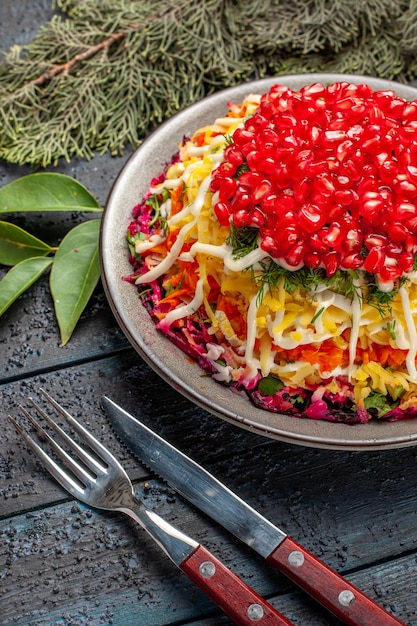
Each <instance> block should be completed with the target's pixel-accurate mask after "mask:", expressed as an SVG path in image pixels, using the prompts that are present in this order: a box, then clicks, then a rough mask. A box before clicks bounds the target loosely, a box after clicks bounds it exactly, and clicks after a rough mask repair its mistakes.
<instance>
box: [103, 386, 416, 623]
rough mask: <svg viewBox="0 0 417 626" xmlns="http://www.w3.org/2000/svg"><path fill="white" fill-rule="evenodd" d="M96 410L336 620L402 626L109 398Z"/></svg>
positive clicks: (144, 459) (186, 493)
mask: <svg viewBox="0 0 417 626" xmlns="http://www.w3.org/2000/svg"><path fill="white" fill-rule="evenodd" d="M101 406H102V407H103V409H104V410H105V411H106V413H107V415H108V417H109V419H110V422H111V424H112V426H113V428H114V430H115V432H116V433H117V434H118V435H119V436H120V438H121V439H122V440H123V441H124V443H125V444H126V445H127V446H128V447H129V448H130V449H131V450H132V451H133V452H134V453H135V455H136V456H137V457H138V458H139V459H140V460H141V461H142V462H144V463H145V464H146V465H147V466H148V467H149V468H150V469H152V470H153V471H155V472H156V473H157V474H158V475H159V476H161V477H162V478H163V479H164V480H166V481H167V482H168V483H169V484H170V485H171V487H173V488H174V489H175V490H176V491H177V492H178V493H179V494H181V495H182V496H183V497H185V498H186V499H187V500H189V501H190V502H191V503H192V504H194V505H195V506H196V507H198V508H199V509H201V510H202V511H204V513H206V514H207V515H208V516H210V517H211V518H212V519H214V520H215V521H216V522H218V523H219V524H221V525H222V526H224V527H225V528H227V530H229V531H230V532H231V533H232V534H234V535H235V536H236V537H238V538H239V539H240V540H242V541H243V542H244V543H246V544H247V545H248V546H250V547H251V548H252V549H253V550H255V551H256V552H258V553H259V554H260V555H261V556H263V557H264V558H265V559H266V561H267V562H268V563H269V564H271V565H272V566H274V567H276V568H278V569H279V570H280V571H281V572H283V573H284V574H285V575H286V576H288V578H290V579H291V580H292V581H293V582H294V583H296V584H297V585H298V586H299V587H301V588H302V589H304V591H306V592H307V593H308V594H310V595H311V596H312V597H313V598H314V599H315V600H317V601H318V602H319V603H321V604H322V605H323V606H324V607H325V608H326V609H328V610H329V611H331V612H332V613H333V614H334V615H336V616H337V617H338V618H339V619H340V620H341V621H342V622H344V623H345V624H348V625H350V626H394V625H397V626H398V625H399V624H401V625H402V626H405V625H404V623H403V622H401V621H400V620H398V619H397V618H396V617H394V616H393V615H391V614H390V613H388V612H387V611H386V610H385V609H384V608H383V607H381V606H380V605H379V604H377V603H376V602H374V601H373V600H372V599H371V598H370V597H368V596H367V595H366V594H365V593H363V592H362V591H360V590H359V589H358V588H356V587H355V586H354V585H352V584H351V583H350V582H349V581H347V580H346V579H345V578H343V577H342V576H341V575H340V574H338V573H337V572H335V571H334V570H332V569H331V568H330V567H329V566H327V565H326V564H325V563H323V562H322V561H320V559H318V558H317V557H316V556H314V555H313V554H311V553H310V552H309V551H308V550H307V549H306V548H304V547H303V546H302V545H300V544H299V543H297V542H296V541H294V539H292V538H291V537H290V536H289V535H287V534H286V533H285V532H284V531H282V530H281V529H279V528H278V527H277V526H275V525H274V524H272V522H270V521H269V520H267V519H266V518H265V517H263V516H262V515H261V514H260V513H258V512H257V511H256V510H255V509H253V508H252V507H251V506H249V505H248V504H247V503H246V502H244V500H242V499H241V498H240V497H239V496H237V495H236V494H235V493H233V492H232V491H231V490H230V489H229V488H228V487H226V486H225V485H223V484H222V483H221V482H220V481H219V480H218V479H217V478H215V477H214V476H212V475H211V474H210V473H209V472H208V471H207V470H205V469H204V468H203V467H201V466H200V465H198V464H197V463H196V462H195V461H193V460H192V459H190V458H189V457H187V456H186V455H185V454H184V453H182V452H181V451H180V450H177V449H176V448H175V447H174V446H172V445H171V444H170V443H168V442H167V441H165V440H164V439H163V438H162V437H160V436H159V435H157V434H156V433H155V432H153V431H152V430H151V429H150V428H148V427H147V426H146V425H145V424H143V423H142V422H140V421H139V420H138V419H137V418H135V417H133V415H130V414H129V413H128V412H127V411H125V410H124V409H122V408H121V407H120V406H118V405H117V404H116V403H115V402H113V401H112V400H111V399H110V398H108V397H106V396H103V397H102V398H101Z"/></svg>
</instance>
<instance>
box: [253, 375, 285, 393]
mask: <svg viewBox="0 0 417 626" xmlns="http://www.w3.org/2000/svg"><path fill="white" fill-rule="evenodd" d="M283 387H284V383H283V382H282V381H281V380H280V379H279V378H277V377H276V376H272V375H271V374H270V375H269V376H265V378H261V380H260V381H259V383H258V391H259V392H260V393H261V394H262V395H263V396H273V395H274V394H275V393H277V392H278V391H281V389H282V388H283Z"/></svg>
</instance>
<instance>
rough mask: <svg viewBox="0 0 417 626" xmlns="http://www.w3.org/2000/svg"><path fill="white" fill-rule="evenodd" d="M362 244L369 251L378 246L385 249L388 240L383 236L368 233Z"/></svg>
mask: <svg viewBox="0 0 417 626" xmlns="http://www.w3.org/2000/svg"><path fill="white" fill-rule="evenodd" d="M363 242H364V244H365V246H366V247H367V248H368V249H369V250H370V249H371V248H374V247H375V246H379V247H380V248H382V247H385V246H386V245H387V243H388V239H387V237H384V235H378V234H376V233H370V234H368V235H365V237H364V240H363Z"/></svg>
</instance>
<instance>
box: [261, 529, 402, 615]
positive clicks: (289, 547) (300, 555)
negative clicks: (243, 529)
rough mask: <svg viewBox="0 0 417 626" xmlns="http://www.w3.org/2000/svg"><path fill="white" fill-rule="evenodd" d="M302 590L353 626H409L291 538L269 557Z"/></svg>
mask: <svg viewBox="0 0 417 626" xmlns="http://www.w3.org/2000/svg"><path fill="white" fill-rule="evenodd" d="M267 561H268V563H270V564H271V565H274V566H275V567H277V568H278V569H279V570H280V571H281V572H283V573H284V574H286V576H288V578H290V579H291V580H292V581H293V582H295V583H296V584H297V585H298V586H299V587H301V588H302V589H304V591H307V593H309V594H310V595H311V596H312V597H313V598H314V599H315V600H318V602H320V603H321V604H322V605H323V606H324V607H326V609H328V610H329V611H331V612H332V613H333V614H334V615H336V616H337V617H338V618H339V619H340V620H342V622H344V623H345V624H349V625H351V626H394V625H395V626H398V625H399V624H401V626H405V624H404V623H403V622H401V621H400V620H399V619H397V618H396V617H394V616H393V615H391V613H388V612H387V611H386V610H385V609H383V608H382V607H381V606H380V605H379V604H377V603H376V602H374V601H373V600H371V598H369V597H368V596H367V595H365V594H364V593H363V592H362V591H360V590H359V589H357V588H356V587H354V585H352V584H351V583H349V582H348V581H347V580H346V579H345V578H343V577H342V576H340V575H339V574H337V573H336V572H335V571H333V570H332V569H331V568H330V567H328V566H327V565H325V564H324V563H323V562H322V561H320V559H318V558H317V557H315V556H314V555H313V554H311V553H310V552H309V551H308V550H306V549H305V548H304V547H303V546H301V545H299V544H298V543H296V542H295V541H294V540H293V539H291V537H286V538H285V539H284V540H283V541H282V542H281V543H280V544H279V546H278V547H277V548H276V549H275V550H274V551H273V552H272V553H271V554H270V555H269V556H268V557H267Z"/></svg>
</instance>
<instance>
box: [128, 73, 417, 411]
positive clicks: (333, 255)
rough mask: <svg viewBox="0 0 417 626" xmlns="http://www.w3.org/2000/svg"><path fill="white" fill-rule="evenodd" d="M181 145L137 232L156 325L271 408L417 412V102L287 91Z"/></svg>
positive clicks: (381, 94)
mask: <svg viewBox="0 0 417 626" xmlns="http://www.w3.org/2000/svg"><path fill="white" fill-rule="evenodd" d="M178 140H179V145H178V152H177V153H176V154H175V155H173V157H172V160H171V162H170V163H167V164H166V165H164V166H161V172H160V175H159V176H157V177H156V178H154V179H153V180H152V181H150V182H149V189H148V191H147V193H146V194H145V197H144V198H142V199H138V200H140V201H139V202H138V204H137V206H135V207H134V209H133V212H132V220H131V223H130V225H129V228H128V233H127V238H128V245H129V247H130V260H131V264H132V273H131V275H130V276H129V277H127V279H128V280H130V281H131V282H132V283H133V284H134V285H135V288H136V289H138V293H139V296H140V299H141V301H142V303H143V304H144V306H145V307H146V308H147V310H148V311H149V314H150V315H151V316H152V318H153V320H154V322H155V325H156V328H157V329H158V331H160V332H161V333H163V334H164V335H166V337H167V338H168V339H169V340H171V341H172V342H174V343H175V344H176V345H177V346H179V347H180V348H181V349H182V350H183V351H184V352H185V353H186V354H187V355H188V356H190V357H192V358H193V359H195V360H196V361H197V362H198V364H199V365H200V367H201V369H202V376H203V375H205V376H211V377H212V378H214V379H215V380H217V381H219V383H221V384H224V385H227V386H229V387H230V388H231V390H233V391H235V392H237V393H243V394H246V395H247V396H248V402H253V403H254V404H255V405H256V406H258V407H261V408H262V409H265V410H266V411H271V412H277V413H281V414H286V415H290V416H294V417H300V418H301V417H302V418H312V419H325V420H329V421H337V422H347V423H366V422H368V421H369V420H370V419H383V420H391V421H393V420H400V419H404V418H413V417H415V416H416V415H417V369H416V355H417V327H416V323H417V263H416V253H417V102H408V101H406V100H404V99H402V98H400V97H398V96H397V95H396V94H395V93H394V92H393V91H374V90H372V89H371V88H370V87H369V86H368V85H366V84H351V83H349V82H336V83H331V84H326V85H324V84H319V83H315V84H310V85H307V86H305V87H302V88H301V89H300V90H293V89H290V88H289V87H287V86H286V85H284V84H276V85H274V86H273V87H272V88H271V90H270V91H269V92H268V93H264V94H248V96H247V97H246V99H245V100H244V101H243V102H241V103H230V104H229V105H228V107H227V110H225V114H224V117H221V118H218V119H213V122H212V123H211V124H209V125H207V126H204V127H201V128H198V129H196V130H195V132H194V133H193V135H192V136H191V137H185V138H181V137H180V138H178ZM138 306H139V304H138Z"/></svg>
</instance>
